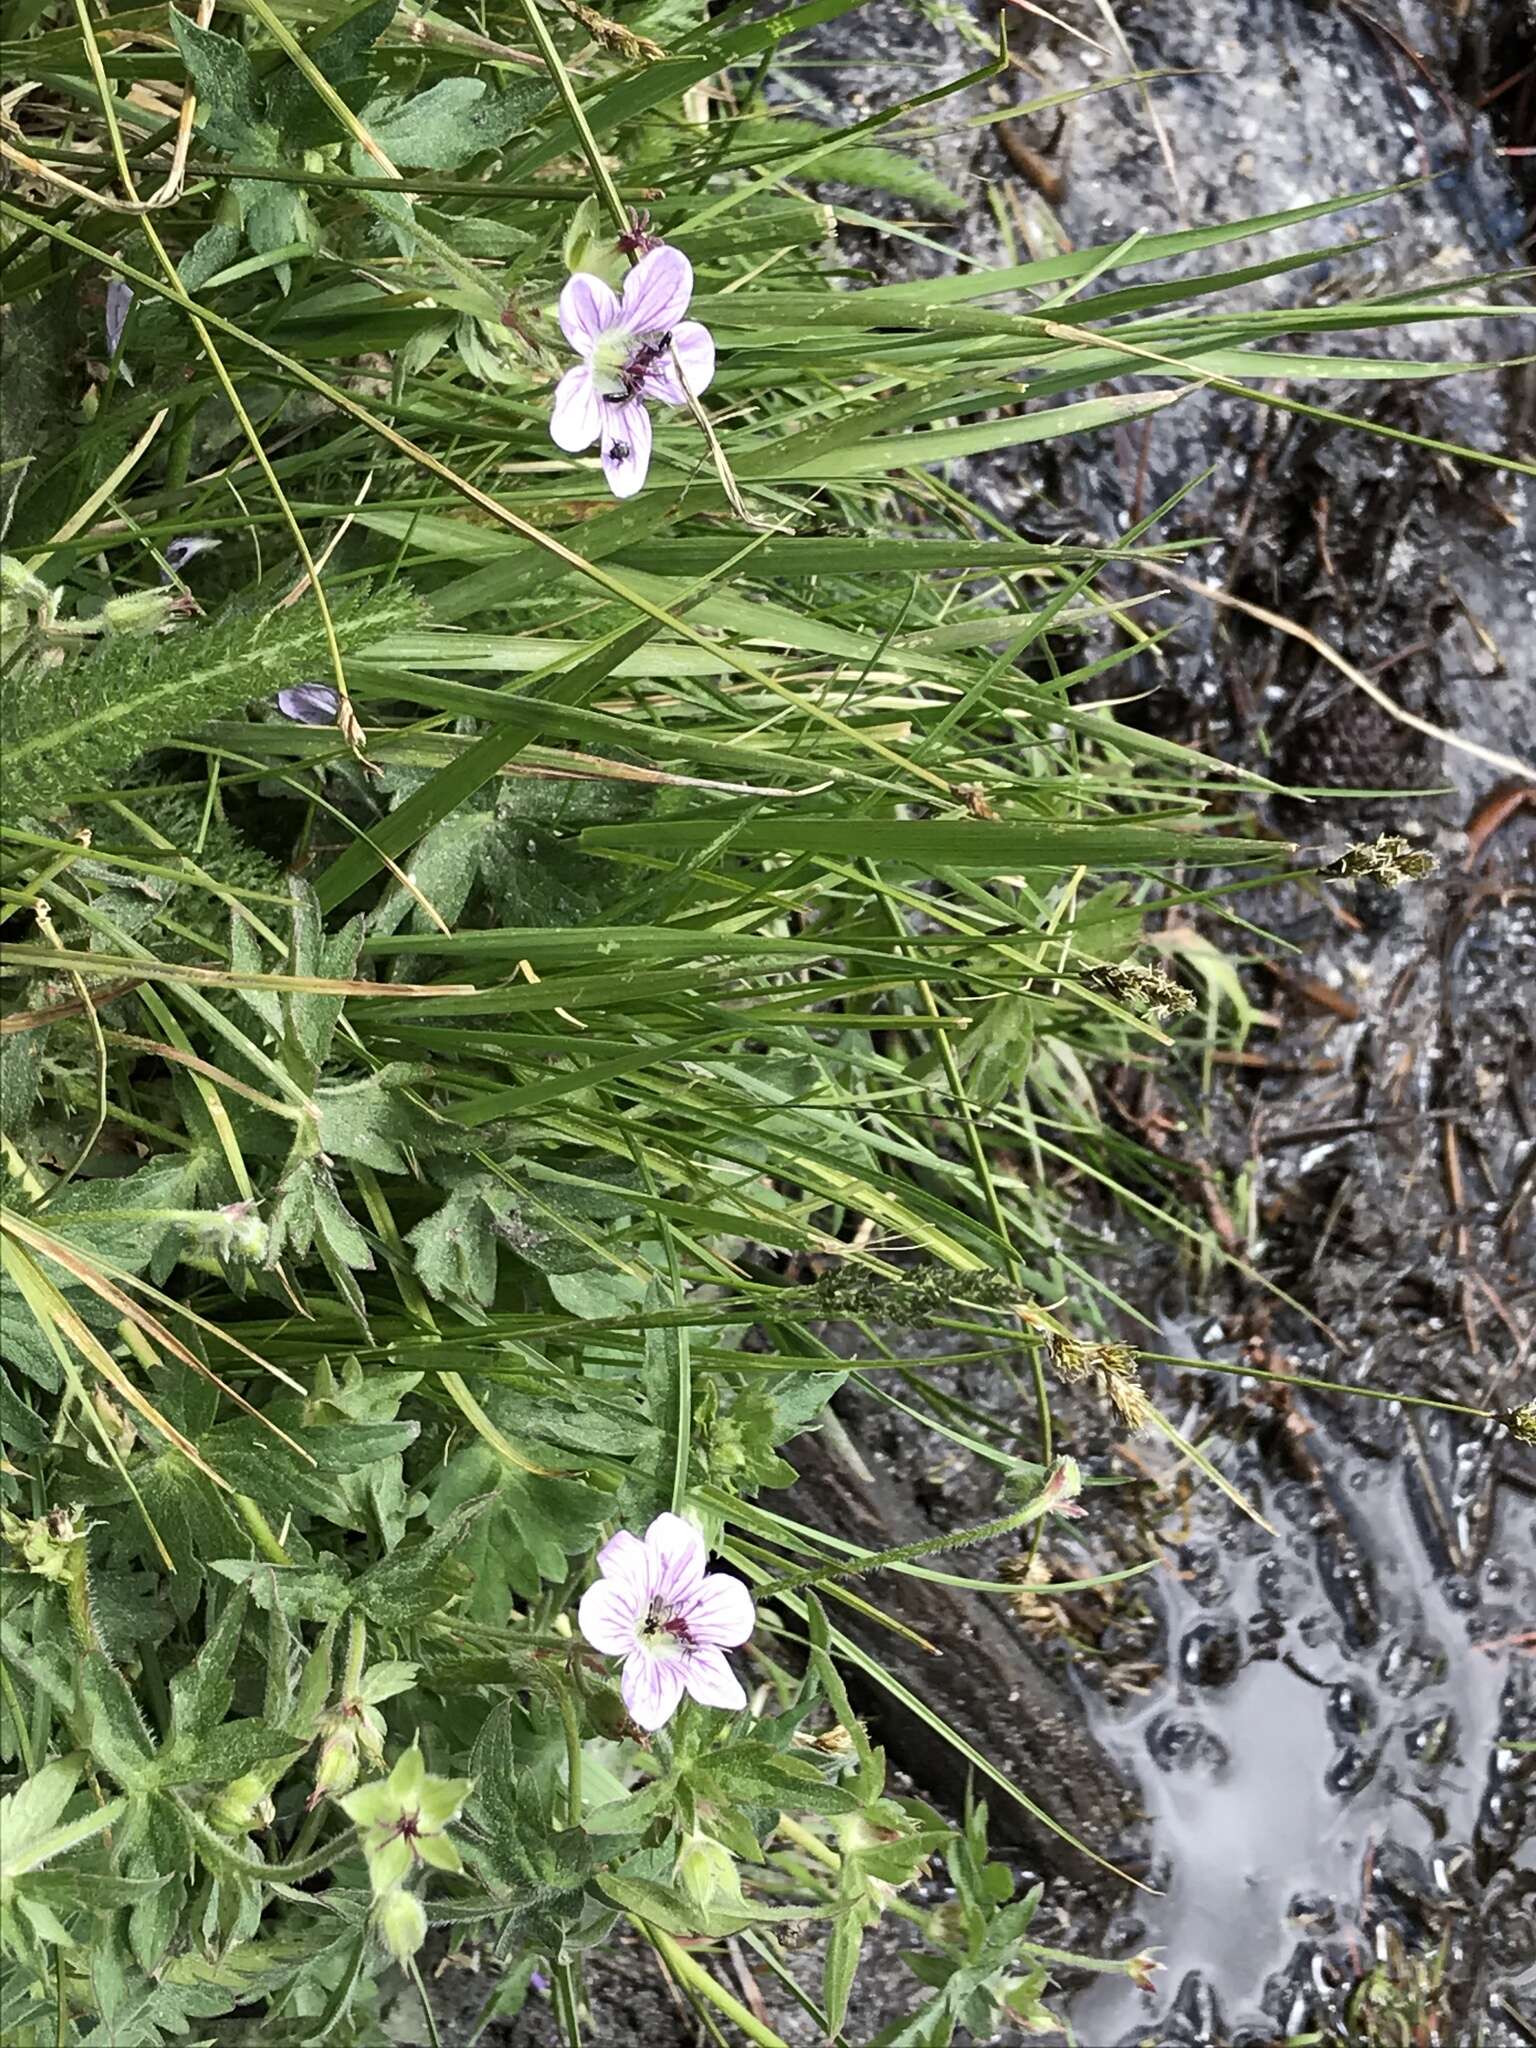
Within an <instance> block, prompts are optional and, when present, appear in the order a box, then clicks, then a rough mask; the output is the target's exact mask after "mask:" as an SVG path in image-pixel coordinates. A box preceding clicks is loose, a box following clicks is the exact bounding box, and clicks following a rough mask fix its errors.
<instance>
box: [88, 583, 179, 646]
mask: <svg viewBox="0 0 1536 2048" xmlns="http://www.w3.org/2000/svg"><path fill="white" fill-rule="evenodd" d="M176 610H177V603H176V599H175V597H174V596H173V595H172V594H171V592H170V591H168V590H130V591H129V592H128V593H127V594H126V595H125V596H123V597H109V598H108V599H107V601H106V603H105V604H104V605H103V606H102V608H101V616H102V620H103V622H104V624H105V626H106V629H107V631H108V632H109V633H122V634H125V635H126V636H127V637H128V638H130V639H142V638H144V637H145V636H146V635H148V634H150V633H158V632H159V630H160V628H161V627H162V626H166V625H169V624H170V621H171V618H172V616H173V615H174V613H175V612H176Z"/></svg>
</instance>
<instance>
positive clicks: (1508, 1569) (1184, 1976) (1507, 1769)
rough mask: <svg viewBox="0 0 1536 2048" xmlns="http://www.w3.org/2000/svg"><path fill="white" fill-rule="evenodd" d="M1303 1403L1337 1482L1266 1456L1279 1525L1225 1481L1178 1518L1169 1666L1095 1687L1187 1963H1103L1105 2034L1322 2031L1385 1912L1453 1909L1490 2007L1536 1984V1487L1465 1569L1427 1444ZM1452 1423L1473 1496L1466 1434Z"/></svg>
mask: <svg viewBox="0 0 1536 2048" xmlns="http://www.w3.org/2000/svg"><path fill="white" fill-rule="evenodd" d="M1304 1426H1306V1427H1308V1428H1309V1432H1310V1439H1311V1446H1312V1451H1313V1455H1314V1457H1316V1458H1320V1459H1321V1461H1323V1463H1324V1464H1325V1466H1326V1470H1327V1474H1328V1486H1327V1497H1326V1499H1324V1498H1322V1497H1321V1496H1320V1494H1319V1492H1318V1490H1317V1489H1316V1488H1315V1487H1312V1486H1308V1485H1305V1484H1302V1483H1301V1482H1299V1481H1290V1480H1285V1481H1281V1482H1280V1483H1279V1484H1274V1483H1271V1484H1269V1485H1267V1486H1266V1485H1263V1484H1262V1482H1260V1483H1259V1484H1257V1485H1255V1484H1254V1483H1253V1482H1252V1479H1251V1478H1250V1480H1249V1497H1250V1498H1254V1499H1257V1500H1258V1501H1259V1502H1260V1504H1261V1505H1262V1507H1263V1510H1264V1512H1265V1513H1266V1514H1267V1515H1268V1517H1269V1519H1270V1520H1271V1522H1272V1523H1273V1524H1274V1526H1275V1528H1276V1529H1277V1531H1278V1532H1279V1535H1278V1541H1277V1540H1275V1539H1273V1538H1271V1537H1269V1536H1267V1535H1265V1534H1264V1532H1263V1531H1261V1530H1259V1529H1258V1528H1257V1527H1255V1526H1254V1525H1253V1524H1251V1523H1240V1522H1237V1521H1236V1520H1235V1519H1234V1520H1232V1521H1227V1520H1225V1519H1221V1518H1219V1517H1218V1515H1217V1514H1216V1512H1215V1510H1214V1509H1213V1508H1212V1507H1211V1506H1210V1505H1209V1504H1208V1503H1205V1501H1204V1497H1202V1504H1201V1505H1197V1507H1196V1510H1195V1513H1196V1521H1195V1524H1194V1526H1193V1529H1192V1530H1191V1529H1187V1528H1186V1529H1181V1530H1179V1531H1177V1532H1176V1531H1174V1530H1172V1529H1170V1530H1169V1531H1168V1532H1166V1536H1167V1541H1168V1546H1169V1552H1170V1555H1172V1556H1173V1557H1174V1558H1176V1560H1177V1571H1176V1572H1170V1573H1169V1574H1167V1575H1166V1576H1165V1577H1164V1578H1163V1580H1162V1584H1161V1602H1162V1607H1163V1616H1164V1625H1165V1643H1166V1648H1167V1656H1166V1667H1167V1668H1166V1670H1165V1671H1164V1673H1163V1675H1162V1676H1161V1677H1160V1678H1159V1679H1157V1680H1156V1681H1154V1683H1153V1684H1152V1686H1151V1687H1150V1689H1149V1690H1148V1691H1146V1692H1145V1693H1144V1694H1142V1695H1140V1696H1139V1697H1135V1698H1134V1699H1132V1700H1131V1701H1129V1702H1126V1703H1123V1704H1121V1705H1119V1706H1108V1705H1106V1704H1105V1703H1104V1701H1102V1700H1099V1701H1096V1702H1091V1703H1090V1712H1091V1715H1092V1719H1093V1723H1094V1727H1095V1732H1096V1733H1097V1735H1098V1737H1099V1739H1100V1740H1101V1741H1102V1742H1103V1743H1104V1744H1105V1746H1106V1747H1107V1748H1108V1749H1109V1750H1110V1751H1111V1752H1112V1753H1113V1754H1115V1755H1116V1756H1117V1757H1118V1758H1119V1759H1121V1760H1122V1761H1123V1764H1124V1767H1125V1769H1126V1771H1127V1773H1128V1774H1129V1775H1130V1776H1131V1777H1132V1778H1133V1780H1134V1781H1135V1783H1136V1784H1137V1785H1138V1787H1139V1789H1140V1793H1141V1797H1142V1801H1143V1804H1144V1806H1145V1810H1146V1813H1147V1816H1148V1820H1149V1826H1150V1836H1151V1844H1152V1855H1153V1864H1152V1872H1151V1875H1152V1879H1153V1881H1154V1882H1155V1883H1157V1884H1158V1885H1159V1886H1160V1887H1161V1888H1162V1890H1161V1896H1159V1897H1156V1898H1153V1899H1150V1900H1144V1901H1142V1900H1139V1901H1138V1902H1137V1907H1136V1911H1135V1915H1134V1921H1135V1925H1134V1927H1130V1928H1123V1929H1122V1930H1121V1931H1122V1932H1126V1933H1128V1934H1129V1935H1130V1940H1131V1943H1132V1945H1142V1944H1145V1945H1150V1946H1152V1947H1153V1948H1154V1949H1156V1950H1157V1951H1158V1953H1159V1957H1160V1960H1161V1961H1162V1963H1163V1965H1164V1971H1163V1974H1162V1976H1161V1978H1160V1979H1159V1984H1158V1990H1157V1993H1156V1994H1155V1995H1153V1996H1152V1997H1148V1996H1147V1995H1145V1994H1143V1993H1140V1992H1138V1991H1136V1990H1135V1989H1134V1987H1133V1986H1132V1985H1130V1984H1129V1983H1127V1982H1126V1981H1125V1980H1123V1979H1113V1978H1106V1979H1100V1980H1098V1981H1096V1982H1095V1983H1094V1984H1092V1985H1091V1986H1090V1987H1089V1988H1088V1989H1087V1990H1086V1991H1085V1992H1084V1993H1083V1994H1082V1995H1081V1996H1080V1997H1079V1998H1078V1999H1077V2000H1076V2002H1075V2004H1074V2007H1073V2012H1072V2019H1073V2024H1074V2026H1075V2027H1076V2028H1077V2030H1078V2034H1079V2037H1080V2039H1081V2041H1082V2042H1083V2043H1084V2044H1085V2048H1111V2044H1114V2048H1119V2044H1122V2043H1140V2042H1144V2041H1147V2040H1149V2039H1150V2040H1155V2041H1156V2042H1157V2043H1158V2044H1159V2048H1163V2044H1172V2043H1186V2042H1210V2043H1222V2044H1225V2043H1228V2042H1231V2043H1243V2044H1247V2043H1250V2042H1251V2043H1253V2044H1257V2043H1260V2042H1273V2041H1275V2040H1277V2039H1279V2040H1284V2039H1288V2038H1291V2037H1293V2036H1294V2035H1297V2034H1305V2033H1308V2032H1310V2031H1311V2030H1313V2029H1314V2028H1316V2027H1318V2026H1319V2025H1325V2024H1326V2023H1327V2022H1328V2021H1329V2020H1330V2019H1332V2018H1336V2017H1337V2015H1338V2013H1339V2011H1340V2008H1341V2003H1342V2000H1343V1998H1344V1996H1345V1994H1346V1993H1347V1990H1348V1987H1349V1986H1351V1985H1352V1984H1354V1983H1356V1982H1357V1981H1358V1980H1359V1978H1360V1976H1361V1975H1362V1973H1363V1972H1364V1971H1367V1970H1369V1969H1370V1968H1371V1967H1372V1965H1373V1963H1375V1962H1376V1961H1377V1960H1378V1954H1379V1951H1378V1949H1377V1947H1376V1944H1377V1942H1378V1940H1379V1939H1380V1935H1379V1932H1378V1930H1379V1929H1381V1928H1383V1927H1391V1928H1393V1929H1395V1930H1396V1931H1398V1932H1399V1933H1401V1934H1402V1935H1403V1937H1404V1939H1405V1941H1407V1942H1408V1944H1409V1946H1410V1947H1411V1948H1413V1949H1418V1950H1423V1949H1425V1948H1426V1947H1428V1948H1429V1949H1431V1950H1432V1949H1433V1947H1434V1943H1435V1939H1436V1936H1437V1934H1438V1932H1439V1931H1440V1930H1442V1929H1443V1930H1444V1931H1445V1932H1446V1933H1447V1936H1448V1948H1447V1966H1448V1969H1449V1970H1453V1971H1458V1972H1460V1973H1461V1975H1462V1976H1463V1977H1464V1978H1466V1979H1467V1982H1468V1985H1469V1987H1470V1988H1469V1991H1468V1996H1469V1997H1470V1999H1471V2000H1472V2008H1469V2009H1476V2008H1480V2009H1481V2011H1483V2012H1484V2013H1487V2014H1489V2015H1491V2016H1492V2017H1493V2018H1494V2020H1495V2021H1497V2022H1498V2024H1499V2025H1502V2024H1503V2015H1504V2013H1505V2012H1506V2010H1507V2007H1505V2006H1501V2004H1500V2002H1499V2001H1500V2000H1501V1999H1502V2000H1504V2001H1507V2002H1508V2004H1509V2005H1512V2006H1513V2007H1514V2010H1515V2011H1516V2012H1517V2013H1519V2014H1520V2015H1521V2016H1522V2017H1523V2016H1524V2015H1525V2013H1527V2012H1531V2011H1532V2010H1533V2008H1536V1915H1533V1912H1532V1902H1533V1896H1536V1884H1533V1882H1532V1879H1531V1876H1530V1873H1531V1872H1532V1869H1533V1866H1536V1846H1533V1842H1532V1838H1531V1836H1530V1834H1529V1833H1528V1832H1526V1831H1525V1828H1524V1822H1523V1818H1522V1807H1523V1798H1522V1795H1521V1783H1520V1781H1522V1780H1526V1779H1528V1778H1529V1776H1530V1768H1529V1767H1530V1765H1531V1764H1532V1763H1533V1762H1536V1758H1526V1757H1525V1756H1524V1755H1523V1754H1522V1753H1521V1752H1520V1751H1518V1750H1516V1749H1513V1748H1512V1747H1510V1745H1511V1743H1512V1742H1514V1741H1515V1740H1516V1739H1517V1738H1518V1737H1520V1736H1524V1737H1527V1738H1528V1737H1529V1736H1530V1735H1531V1733H1532V1729H1531V1726H1530V1715H1531V1709H1532V1704H1533V1699H1536V1686H1533V1685H1532V1682H1531V1680H1532V1667H1533V1666H1536V1644H1533V1643H1525V1644H1522V1643H1521V1642H1520V1641H1519V1640H1518V1639H1519V1638H1520V1637H1521V1635H1522V1634H1523V1633H1525V1632H1527V1631H1530V1630H1531V1629H1532V1626H1533V1620H1536V1513H1533V1509H1532V1503H1531V1500H1530V1498H1529V1497H1528V1496H1522V1495H1519V1494H1517V1493H1516V1492H1515V1491H1514V1489H1513V1488H1505V1489H1504V1492H1503V1498H1502V1499H1501V1500H1500V1502H1499V1503H1498V1510H1497V1513H1496V1515H1495V1517H1494V1522H1493V1526H1492V1528H1491V1530H1490V1531H1489V1532H1488V1544H1487V1550H1486V1552H1485V1555H1484V1557H1483V1560H1482V1562H1481V1563H1480V1564H1478V1565H1476V1566H1475V1567H1473V1568H1472V1569H1470V1570H1469V1571H1468V1572H1466V1573H1465V1574H1463V1575H1450V1576H1447V1575H1446V1574H1445V1573H1444V1572H1443V1571H1439V1572H1437V1569H1436V1566H1435V1563H1434V1562H1433V1560H1432V1559H1431V1558H1430V1557H1429V1556H1427V1555H1426V1538H1425V1532H1424V1530H1423V1528H1422V1527H1421V1519H1420V1517H1421V1514H1422V1511H1423V1510H1422V1499H1421V1497H1420V1495H1419V1493H1418V1492H1417V1491H1416V1480H1415V1474H1414V1472H1413V1470H1412V1469H1411V1468H1410V1466H1409V1465H1408V1464H1407V1463H1405V1462H1404V1461H1401V1460H1396V1459H1394V1460H1391V1461H1387V1460H1381V1459H1367V1458H1365V1457H1363V1456H1362V1455H1360V1453H1359V1452H1357V1451H1356V1450H1354V1449H1353V1448H1352V1447H1351V1446H1349V1445H1348V1444H1346V1443H1343V1442H1340V1441H1323V1442H1321V1443H1320V1442H1319V1438H1320V1437H1321V1431H1318V1430H1316V1429H1314V1428H1312V1426H1311V1425H1304ZM1432 1448H1433V1449H1434V1450H1435V1452H1436V1454H1437V1457H1438V1458H1439V1459H1440V1460H1441V1461H1442V1462H1443V1464H1444V1466H1445V1470H1446V1475H1447V1482H1448V1483H1447V1486H1446V1491H1445V1496H1444V1497H1445V1498H1447V1499H1451V1500H1454V1494H1453V1492H1452V1487H1451V1483H1450V1482H1452V1481H1453V1480H1454V1478H1455V1475H1456V1469H1457V1463H1458V1461H1457V1459H1456V1458H1455V1456H1454V1455H1453V1449H1452V1445H1451V1442H1450V1439H1449V1438H1448V1437H1445V1436H1442V1437H1441V1438H1440V1439H1439V1440H1438V1441H1436V1442H1435V1443H1434V1445H1433V1446H1432ZM1463 1462H1464V1461H1463ZM1258 1469H1259V1467H1258V1464H1257V1461H1255V1464H1254V1471H1255V1473H1257V1471H1258ZM1202 1515H1206V1516H1209V1518H1210V1519H1209V1525H1208V1526H1203V1525H1202V1522H1201V1519H1200V1518H1201V1516H1202ZM1116 1946H1117V1948H1118V1946H1119V1944H1118V1942H1117V1943H1116ZM1426 2038H1428V2037H1426ZM1442 2038H1443V2039H1444V2040H1446V2041H1447V2042H1449V2041H1451V2040H1457V2041H1459V2040H1461V2039H1470V2038H1473V2037H1472V2036H1470V2035H1462V2034H1457V2033H1452V2034H1448V2035H1445V2036H1443V2037H1442ZM1477 2038H1482V2037H1481V2036H1478V2037H1477ZM1500 2038H1509V2039H1511V2040H1514V2039H1518V2038H1520V2037H1519V2035H1518V2034H1516V2033H1510V2034H1508V2035H1507V2036H1505V2035H1502V2034H1500V2033H1497V2032H1493V2033H1490V2034H1489V2035H1488V2036H1487V2039H1489V2040H1490V2041H1491V2040H1495V2039H1500ZM1528 2038H1530V2039H1532V2040H1536V2032H1533V2033H1532V2034H1531V2035H1530V2036H1529V2037H1528Z"/></svg>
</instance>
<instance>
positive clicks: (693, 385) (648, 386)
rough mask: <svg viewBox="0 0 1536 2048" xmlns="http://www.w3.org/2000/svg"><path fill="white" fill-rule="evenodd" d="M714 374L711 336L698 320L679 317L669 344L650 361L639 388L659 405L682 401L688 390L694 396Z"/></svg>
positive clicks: (706, 384)
mask: <svg viewBox="0 0 1536 2048" xmlns="http://www.w3.org/2000/svg"><path fill="white" fill-rule="evenodd" d="M679 371H681V373H682V374H681V375H679V374H678V373H679ZM714 375H715V338H714V336H713V335H712V334H711V333H710V331H709V329H708V328H707V327H706V326H705V325H704V324H703V322H702V321H699V320H679V321H678V323H677V325H676V326H675V327H674V328H673V329H672V340H671V345H670V347H668V348H667V349H666V350H665V352H664V353H663V354H662V355H660V356H658V357H657V359H656V361H655V362H654V363H652V364H651V366H650V368H649V369H648V370H647V371H646V373H645V377H644V379H643V381H642V383H641V386H640V389H641V392H642V393H643V394H644V396H645V397H647V398H654V399H657V400H659V402H660V403H661V404H662V405H686V404H687V403H688V397H689V393H690V392H691V393H692V395H693V396H694V397H695V398H697V397H698V395H699V393H700V392H701V391H707V390H708V389H709V386H710V384H711V383H712V382H713V380H714Z"/></svg>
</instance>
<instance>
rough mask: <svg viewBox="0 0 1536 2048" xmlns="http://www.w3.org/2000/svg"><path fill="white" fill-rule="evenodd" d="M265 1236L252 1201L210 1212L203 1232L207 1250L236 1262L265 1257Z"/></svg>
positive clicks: (225, 1206)
mask: <svg viewBox="0 0 1536 2048" xmlns="http://www.w3.org/2000/svg"><path fill="white" fill-rule="evenodd" d="M268 1234H269V1233H268V1230H267V1226H266V1224H265V1223H263V1222H262V1220H261V1218H260V1217H259V1216H258V1215H257V1214H256V1205H255V1204H254V1203H253V1202H226V1203H225V1204H224V1206H223V1208H222V1209H216V1210H215V1211H214V1212H213V1214H212V1216H211V1217H210V1218H209V1220H208V1222H207V1224H206V1225H205V1226H204V1229H203V1236H204V1239H205V1240H206V1242H207V1244H208V1247H209V1249H210V1250H211V1251H215V1252H217V1253H218V1255H219V1257H220V1258H222V1259H229V1260H233V1261H239V1262H245V1261H248V1260H256V1259H263V1258H265V1257H266V1255H267V1240H268Z"/></svg>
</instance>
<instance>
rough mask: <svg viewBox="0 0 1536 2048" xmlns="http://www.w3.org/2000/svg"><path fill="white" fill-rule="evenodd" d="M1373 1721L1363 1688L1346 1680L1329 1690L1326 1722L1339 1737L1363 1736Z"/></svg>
mask: <svg viewBox="0 0 1536 2048" xmlns="http://www.w3.org/2000/svg"><path fill="white" fill-rule="evenodd" d="M1374 1719H1375V1716H1374V1714H1373V1713H1372V1711H1371V1700H1370V1695H1369V1694H1368V1693H1367V1692H1366V1690H1365V1688H1364V1686H1361V1685H1355V1684H1352V1683H1350V1682H1349V1681H1348V1680H1346V1681H1344V1682H1343V1683H1342V1684H1339V1685H1335V1686H1333V1687H1331V1688H1330V1690H1329V1693H1328V1722H1329V1726H1330V1727H1332V1728H1333V1729H1335V1730H1336V1731H1337V1732H1338V1733H1339V1734H1340V1735H1363V1734H1364V1733H1365V1731H1366V1729H1367V1728H1369V1727H1370V1725H1371V1722H1372V1721H1373V1720H1374Z"/></svg>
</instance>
